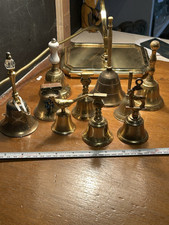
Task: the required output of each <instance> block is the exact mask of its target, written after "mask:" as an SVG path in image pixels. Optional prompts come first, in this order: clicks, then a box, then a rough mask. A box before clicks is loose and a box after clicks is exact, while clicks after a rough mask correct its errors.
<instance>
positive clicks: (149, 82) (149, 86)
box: [137, 40, 164, 111]
mask: <svg viewBox="0 0 169 225" xmlns="http://www.w3.org/2000/svg"><path fill="white" fill-rule="evenodd" d="M150 47H151V49H152V54H151V56H150V60H149V64H150V65H149V71H148V76H147V77H146V78H145V79H144V80H143V84H142V90H141V91H139V92H138V93H137V94H139V95H143V96H145V108H144V110H149V111H155V110H159V109H161V108H162V107H163V105H164V101H163V99H162V97H161V96H160V93H159V84H158V83H157V81H155V80H154V72H155V63H156V52H157V50H158V49H159V47H160V43H159V41H157V40H154V41H152V42H151V44H150Z"/></svg>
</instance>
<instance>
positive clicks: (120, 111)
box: [114, 72, 133, 121]
mask: <svg viewBox="0 0 169 225" xmlns="http://www.w3.org/2000/svg"><path fill="white" fill-rule="evenodd" d="M132 79H133V73H132V72H129V79H128V90H127V94H126V95H125V96H124V98H123V99H122V101H121V103H120V105H119V106H118V107H117V108H116V109H115V110H114V117H115V118H116V119H118V120H120V121H124V120H125V118H126V116H128V115H130V114H131V113H132V109H131V108H129V107H126V106H129V94H130V93H131V83H132Z"/></svg>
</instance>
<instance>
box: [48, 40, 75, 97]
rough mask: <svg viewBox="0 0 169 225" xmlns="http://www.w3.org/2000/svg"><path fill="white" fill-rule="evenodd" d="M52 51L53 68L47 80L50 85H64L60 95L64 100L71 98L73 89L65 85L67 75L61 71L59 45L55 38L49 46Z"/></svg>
mask: <svg viewBox="0 0 169 225" xmlns="http://www.w3.org/2000/svg"><path fill="white" fill-rule="evenodd" d="M48 46H49V49H50V53H51V54H50V58H49V60H50V62H51V63H52V68H51V69H50V70H49V71H48V72H47V73H46V76H45V80H46V82H49V83H60V84H61V85H62V90H61V91H60V94H61V96H62V98H67V97H69V96H70V93H71V89H70V86H69V85H68V84H66V83H65V79H64V78H65V75H64V73H63V72H62V71H61V70H60V69H59V62H60V58H59V55H58V48H59V43H58V42H57V41H56V39H55V38H53V39H52V40H51V41H50V42H49V44H48Z"/></svg>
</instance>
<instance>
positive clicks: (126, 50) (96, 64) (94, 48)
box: [61, 43, 149, 78]
mask: <svg viewBox="0 0 169 225" xmlns="http://www.w3.org/2000/svg"><path fill="white" fill-rule="evenodd" d="M103 53H104V46H103V44H84V43H71V45H70V46H68V47H67V48H65V52H64V53H63V55H62V57H61V69H62V70H63V71H64V73H65V74H66V75H68V76H70V77H77V76H78V74H80V73H81V72H84V71H88V72H92V73H94V76H95V77H98V75H99V74H100V73H101V71H103V70H105V69H106V64H105V62H104V60H103V59H102V55H103ZM148 63H149V59H148V54H147V51H146V49H144V48H143V47H141V46H138V45H136V44H112V67H113V69H114V70H115V71H116V72H117V73H118V74H119V76H120V77H121V78H128V73H129V71H133V74H134V77H141V76H142V75H143V74H144V72H145V71H146V68H147V66H148Z"/></svg>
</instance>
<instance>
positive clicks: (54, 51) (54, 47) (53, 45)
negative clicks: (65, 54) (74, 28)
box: [48, 38, 60, 64]
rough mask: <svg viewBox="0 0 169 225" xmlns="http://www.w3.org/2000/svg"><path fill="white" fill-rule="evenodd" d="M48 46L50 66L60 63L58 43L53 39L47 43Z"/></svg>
mask: <svg viewBox="0 0 169 225" xmlns="http://www.w3.org/2000/svg"><path fill="white" fill-rule="evenodd" d="M48 46H49V49H50V57H49V60H50V62H51V63H52V64H58V63H59V62H60V58H59V55H58V50H59V43H58V42H57V41H56V39H55V38H52V40H51V41H50V42H49V43H48Z"/></svg>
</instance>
